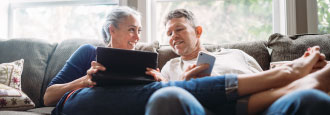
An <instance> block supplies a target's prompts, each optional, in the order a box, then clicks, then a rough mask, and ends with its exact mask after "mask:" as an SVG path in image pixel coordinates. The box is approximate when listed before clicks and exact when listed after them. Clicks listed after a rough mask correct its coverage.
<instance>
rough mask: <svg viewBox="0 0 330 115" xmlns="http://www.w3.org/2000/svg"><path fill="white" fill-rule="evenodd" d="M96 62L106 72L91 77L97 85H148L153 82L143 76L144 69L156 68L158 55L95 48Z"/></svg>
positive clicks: (151, 78)
mask: <svg viewBox="0 0 330 115" xmlns="http://www.w3.org/2000/svg"><path fill="white" fill-rule="evenodd" d="M96 61H97V62H98V63H100V64H102V65H103V66H104V67H106V71H99V72H97V73H96V74H94V75H93V78H92V80H93V81H95V82H96V83H97V84H98V85H107V84H110V85H111V84H134V83H148V82H153V81H154V78H153V77H152V76H149V75H146V74H145V72H146V68H147V67H149V68H153V69H156V68H157V64H158V54H157V53H155V52H147V51H137V50H125V49H117V48H108V47H97V48H96Z"/></svg>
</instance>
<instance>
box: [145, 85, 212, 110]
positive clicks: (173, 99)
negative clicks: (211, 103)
mask: <svg viewBox="0 0 330 115" xmlns="http://www.w3.org/2000/svg"><path fill="white" fill-rule="evenodd" d="M206 114H213V113H212V112H210V111H209V110H207V109H206V108H204V107H203V106H202V105H201V104H200V103H199V102H198V100H197V99H196V98H195V97H194V96H193V95H191V94H190V93H189V92H187V91H186V90H184V89H182V88H178V87H166V88H162V89H159V90H158V91H156V92H155V93H154V94H152V96H151V97H150V99H149V101H148V104H147V106H146V113H145V115H206Z"/></svg>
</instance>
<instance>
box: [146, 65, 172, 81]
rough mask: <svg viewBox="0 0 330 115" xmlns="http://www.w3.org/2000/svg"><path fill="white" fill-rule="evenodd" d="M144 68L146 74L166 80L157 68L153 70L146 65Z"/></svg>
mask: <svg viewBox="0 0 330 115" xmlns="http://www.w3.org/2000/svg"><path fill="white" fill-rule="evenodd" d="M146 69H147V71H146V74H147V75H151V76H153V77H154V79H155V80H156V81H167V80H166V79H165V78H164V77H163V76H162V74H161V73H160V70H159V68H157V69H156V70H155V69H152V68H148V67H147V68H146Z"/></svg>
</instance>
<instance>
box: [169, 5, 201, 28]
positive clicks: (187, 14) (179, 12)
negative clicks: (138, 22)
mask: <svg viewBox="0 0 330 115" xmlns="http://www.w3.org/2000/svg"><path fill="white" fill-rule="evenodd" d="M182 17H184V18H186V20H188V21H189V22H190V24H191V26H192V27H195V26H196V22H195V16H194V14H193V13H192V12H191V11H188V10H186V9H176V10H173V11H170V12H169V13H168V14H167V16H166V17H165V22H164V25H165V26H166V23H167V22H168V21H170V20H171V19H173V18H182Z"/></svg>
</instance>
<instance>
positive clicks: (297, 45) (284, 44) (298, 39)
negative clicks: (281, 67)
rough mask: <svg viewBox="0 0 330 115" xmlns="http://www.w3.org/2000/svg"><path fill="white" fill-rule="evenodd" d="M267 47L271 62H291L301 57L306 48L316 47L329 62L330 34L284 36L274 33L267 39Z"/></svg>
mask: <svg viewBox="0 0 330 115" xmlns="http://www.w3.org/2000/svg"><path fill="white" fill-rule="evenodd" d="M267 45H268V47H269V48H270V49H272V53H271V62H277V61H291V60H294V59H296V58H299V57H301V56H302V55H303V54H304V52H305V51H306V50H307V48H308V47H312V46H315V45H318V46H320V47H321V53H324V54H325V55H326V59H327V60H330V50H329V49H330V34H324V35H313V34H298V35H292V36H285V35H281V34H278V33H275V34H273V35H271V36H270V37H269V40H268V43H267Z"/></svg>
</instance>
